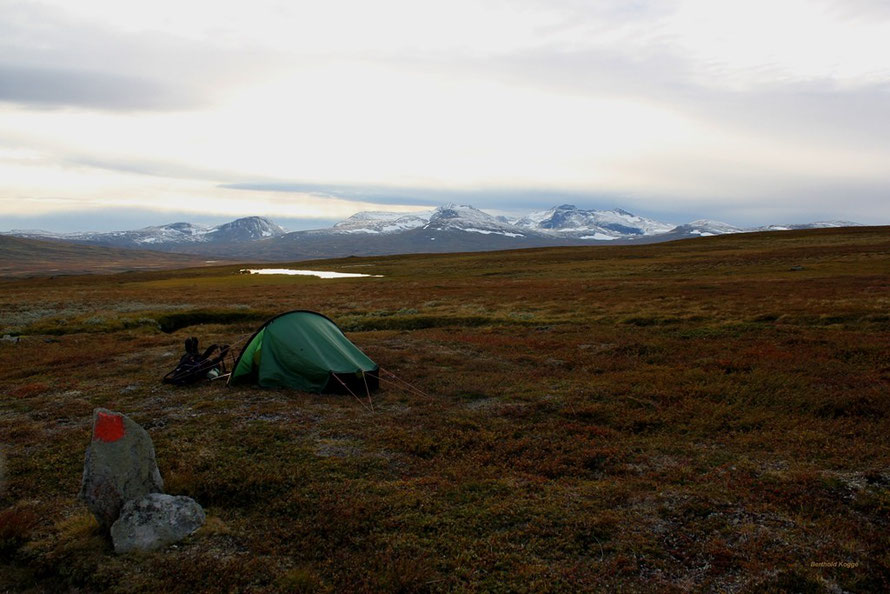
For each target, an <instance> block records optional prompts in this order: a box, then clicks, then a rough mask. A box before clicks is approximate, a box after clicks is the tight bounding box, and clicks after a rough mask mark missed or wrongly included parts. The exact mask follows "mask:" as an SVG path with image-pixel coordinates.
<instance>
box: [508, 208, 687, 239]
mask: <svg viewBox="0 0 890 594" xmlns="http://www.w3.org/2000/svg"><path fill="white" fill-rule="evenodd" d="M516 225H517V226H518V227H521V228H523V229H528V230H531V231H535V232H538V233H544V234H547V235H555V236H559V237H575V238H578V239H598V240H611V239H619V238H627V237H634V236H645V235H656V234H658V233H666V232H667V231H670V230H671V229H673V228H674V226H673V225H669V224H667V223H662V222H660V221H656V220H654V219H648V218H645V217H640V216H637V215H635V214H633V213H630V212H627V211H626V210H622V209H620V208H616V209H613V210H583V209H580V208H578V207H576V206H575V205H574V204H562V205H560V206H555V207H553V208H551V209H548V210H542V211H538V212H533V213H531V214H529V215H528V216H525V217H523V218H521V219H519V220H518V221H517V222H516Z"/></svg>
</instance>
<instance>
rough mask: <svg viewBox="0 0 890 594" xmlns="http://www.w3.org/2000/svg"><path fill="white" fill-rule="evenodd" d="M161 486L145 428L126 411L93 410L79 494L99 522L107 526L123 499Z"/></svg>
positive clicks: (118, 511)
mask: <svg viewBox="0 0 890 594" xmlns="http://www.w3.org/2000/svg"><path fill="white" fill-rule="evenodd" d="M163 490H164V481H163V480H162V479H161V473H160V471H159V470H158V464H157V462H156V461H155V448H154V444H152V442H151V438H150V437H149V436H148V433H146V431H145V429H143V428H142V427H140V426H139V425H138V424H137V423H136V422H135V421H133V420H132V419H130V418H129V417H127V416H126V415H122V414H120V413H116V412H112V411H110V410H106V409H104V408H97V409H96V410H94V411H93V439H92V442H91V443H90V446H89V447H88V448H87V452H86V459H85V461H84V467H83V479H82V481H81V485H80V495H79V496H80V498H81V499H83V500H84V501H85V502H86V504H87V507H88V508H89V509H90V511H91V512H93V515H94V516H96V519H97V520H98V521H99V525H100V526H102V527H103V528H104V529H108V528H110V527H111V525H112V524H114V522H115V521H116V520H117V519H118V516H120V513H121V507H122V506H123V505H124V503H126V502H127V501H129V500H131V499H139V498H141V497H143V496H145V495H147V494H149V493H162V492H163Z"/></svg>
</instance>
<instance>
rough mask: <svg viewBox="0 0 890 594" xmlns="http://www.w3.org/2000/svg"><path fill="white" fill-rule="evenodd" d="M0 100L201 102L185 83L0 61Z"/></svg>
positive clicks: (153, 106)
mask: <svg viewBox="0 0 890 594" xmlns="http://www.w3.org/2000/svg"><path fill="white" fill-rule="evenodd" d="M0 101H6V102H12V103H19V104H26V105H30V106H34V107H63V106H64V107H87V108H98V109H106V110H171V109H185V108H195V107H199V106H201V105H202V104H203V103H204V99H203V98H202V97H201V96H200V95H199V94H198V93H197V92H195V91H194V90H192V89H190V88H189V87H187V86H185V85H172V84H165V83H162V82H159V81H155V80H151V79H145V78H139V77H135V76H127V75H122V74H110V73H104V72H92V71H84V70H70V69H60V68H22V67H16V66H9V65H4V64H0Z"/></svg>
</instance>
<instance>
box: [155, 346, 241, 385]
mask: <svg viewBox="0 0 890 594" xmlns="http://www.w3.org/2000/svg"><path fill="white" fill-rule="evenodd" d="M228 354H229V345H227V344H224V345H222V346H219V345H217V344H212V345H210V346H209V347H207V350H205V351H204V352H203V353H198V339H197V338H195V337H194V336H192V337H190V338H187V339H186V340H185V354H184V355H183V356H182V357H180V359H179V364H178V365H177V366H176V368H175V369H173V370H172V371H170V372H169V373H168V374H167V375H165V376H164V379H163V382H164V383H165V384H173V385H175V386H186V385H188V384H194V383H196V382H199V381H201V380H212V379H216V378H217V377H219V376H221V375H224V374H225V373H226V362H225V358H226V355H228Z"/></svg>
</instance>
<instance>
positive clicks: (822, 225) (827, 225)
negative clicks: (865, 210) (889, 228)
mask: <svg viewBox="0 0 890 594" xmlns="http://www.w3.org/2000/svg"><path fill="white" fill-rule="evenodd" d="M861 226H862V225H861V224H860V223H853V222H851V221H815V222H813V223H803V224H800V223H796V224H793V225H769V226H767V227H759V228H758V229H757V231H792V230H797V229H834V228H837V227H861Z"/></svg>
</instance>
